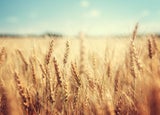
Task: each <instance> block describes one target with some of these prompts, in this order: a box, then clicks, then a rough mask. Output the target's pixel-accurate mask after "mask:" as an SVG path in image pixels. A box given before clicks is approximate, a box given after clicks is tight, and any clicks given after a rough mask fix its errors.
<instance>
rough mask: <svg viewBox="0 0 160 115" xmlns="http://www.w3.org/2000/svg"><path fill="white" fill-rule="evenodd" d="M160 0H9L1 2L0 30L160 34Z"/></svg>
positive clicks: (67, 33)
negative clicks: (134, 31)
mask: <svg viewBox="0 0 160 115" xmlns="http://www.w3.org/2000/svg"><path fill="white" fill-rule="evenodd" d="M159 4H160V1H158V0H152V1H147V2H146V1H145V0H141V1H138V0H134V1H131V0H123V1H120V0H119V1H114V0H68V1H67V2H66V1H65V0H46V1H43V0H38V1H36V0H35V1H32V0H27V1H25V0H14V1H12V0H7V1H1V4H0V13H1V17H0V33H13V34H42V33H45V32H53V33H54V32H55V33H61V34H64V35H77V34H78V33H79V32H81V31H83V32H84V33H86V34H88V35H96V36H97V35H119V34H120V35H126V34H127V35H128V34H130V33H131V32H132V30H133V28H134V26H135V24H136V23H137V22H139V25H140V26H139V30H138V32H139V33H140V34H145V33H159V32H160V31H159V30H160V26H159V25H160V21H159V20H160V8H159Z"/></svg>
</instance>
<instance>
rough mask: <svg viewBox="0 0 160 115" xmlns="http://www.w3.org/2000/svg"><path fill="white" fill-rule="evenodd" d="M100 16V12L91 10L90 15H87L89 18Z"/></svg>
mask: <svg viewBox="0 0 160 115" xmlns="http://www.w3.org/2000/svg"><path fill="white" fill-rule="evenodd" d="M100 14H101V12H100V11H99V10H92V11H90V13H89V15H90V16H91V17H99V16H100Z"/></svg>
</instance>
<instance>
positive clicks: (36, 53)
mask: <svg viewBox="0 0 160 115" xmlns="http://www.w3.org/2000/svg"><path fill="white" fill-rule="evenodd" d="M136 31H137V28H135V30H134V32H133V35H131V36H130V37H127V38H107V39H102V38H99V39H92V38H89V39H87V38H85V37H80V38H77V39H76V38H75V39H74V38H63V39H55V38H30V39H29V38H23V39H20V38H17V39H16V38H14V39H12V38H7V39H6V38H1V39H0V114H1V115H160V80H159V78H160V40H159V39H158V38H157V37H156V36H153V35H149V36H143V37H141V38H139V37H136V33H137V32H136Z"/></svg>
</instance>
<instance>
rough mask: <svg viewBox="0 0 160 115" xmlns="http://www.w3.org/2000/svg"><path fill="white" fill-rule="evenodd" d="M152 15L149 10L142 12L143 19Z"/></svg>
mask: <svg viewBox="0 0 160 115" xmlns="http://www.w3.org/2000/svg"><path fill="white" fill-rule="evenodd" d="M149 15H150V11H148V10H143V11H142V12H141V17H147V16H149Z"/></svg>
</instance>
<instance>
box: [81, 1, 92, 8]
mask: <svg viewBox="0 0 160 115" xmlns="http://www.w3.org/2000/svg"><path fill="white" fill-rule="evenodd" d="M89 5H90V3H89V2H88V1H86V0H83V1H81V6H82V7H85V8H87V7H89Z"/></svg>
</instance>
